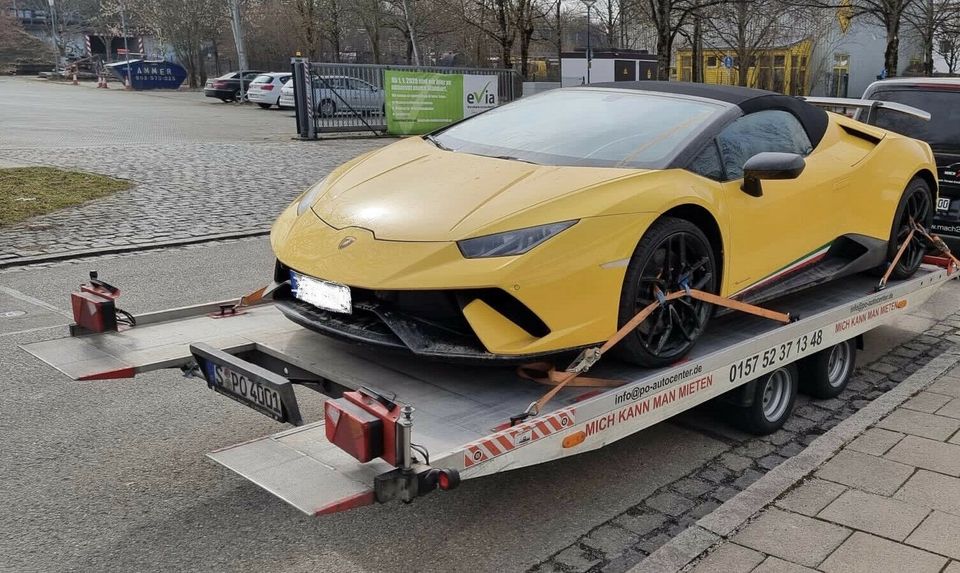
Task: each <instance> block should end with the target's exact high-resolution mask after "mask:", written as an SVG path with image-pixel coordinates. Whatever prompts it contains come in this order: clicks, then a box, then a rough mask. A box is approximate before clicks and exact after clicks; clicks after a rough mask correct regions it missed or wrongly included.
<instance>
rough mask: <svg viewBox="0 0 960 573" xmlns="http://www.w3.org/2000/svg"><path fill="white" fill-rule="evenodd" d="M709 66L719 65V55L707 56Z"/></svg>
mask: <svg viewBox="0 0 960 573" xmlns="http://www.w3.org/2000/svg"><path fill="white" fill-rule="evenodd" d="M707 67H708V68H715V67H717V57H716V56H707Z"/></svg>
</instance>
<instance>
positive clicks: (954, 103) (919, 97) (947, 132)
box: [867, 88, 960, 151]
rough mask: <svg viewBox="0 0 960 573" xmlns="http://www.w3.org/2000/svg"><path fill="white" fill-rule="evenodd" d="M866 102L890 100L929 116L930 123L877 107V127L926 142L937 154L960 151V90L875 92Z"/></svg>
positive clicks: (892, 90) (879, 90)
mask: <svg viewBox="0 0 960 573" xmlns="http://www.w3.org/2000/svg"><path fill="white" fill-rule="evenodd" d="M867 99H877V100H883V101H894V102H897V103H902V104H906V105H910V106H913V107H915V108H919V109H922V110H923V111H926V112H929V113H930V121H923V120H922V119H917V118H915V117H912V116H908V115H906V114H902V113H897V112H894V111H890V110H885V109H883V108H880V109H878V110H877V112H876V116H875V117H876V119H875V120H874V121H873V123H874V125H876V126H877V127H882V128H884V129H889V130H890V131H895V132H897V133H902V134H903V135H906V136H909V137H913V138H916V139H920V140H923V141H926V142H927V143H929V144H930V147H932V148H933V149H934V150H937V151H958V150H960V90H957V91H950V90H943V89H930V90H924V89H882V88H880V89H877V90H876V91H874V92H873V93H872V94H870V96H869V97H868V98H867Z"/></svg>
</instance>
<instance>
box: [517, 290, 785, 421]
mask: <svg viewBox="0 0 960 573" xmlns="http://www.w3.org/2000/svg"><path fill="white" fill-rule="evenodd" d="M683 297H690V298H693V299H697V300H702V301H704V302H707V303H710V304H715V305H717V306H725V307H727V308H731V309H733V310H739V311H741V312H746V313H748V314H753V315H756V316H760V317H763V318H767V319H770V320H775V321H777V322H782V323H784V324H786V323H788V322H792V321H793V317H791V316H790V314H789V313H783V312H776V311H773V310H768V309H765V308H760V307H759V306H754V305H752V304H747V303H745V302H740V301H738V300H732V299H729V298H724V297H722V296H718V295H715V294H712V293H709V292H704V291H701V290H696V289H686V290H679V291H676V292H672V293H669V294H666V295H661V294H659V293H658V297H657V300H655V301H653V302H651V303H650V304H648V305H647V306H646V307H644V309H643V310H641V311H640V312H638V313H637V315H636V316H634V317H633V318H631V319H630V320H629V321H627V323H626V324H624V325H623V326H622V327H621V328H620V330H618V331H617V332H616V334H614V335H613V336H612V337H610V339H609V340H607V341H606V342H604V343H603V345H602V346H600V347H599V348H596V347H595V348H588V349H586V350H584V351H583V352H581V353H580V356H578V357H577V359H576V360H574V361H573V364H571V365H570V366H569V367H568V368H567V369H566V370H565V371H563V372H557V371H556V370H554V369H553V368H552V367H550V366H549V365H548V368H547V369H546V372H547V374H546V375H543V376H541V377H539V378H538V377H535V376H530V375H529V373H530V371H532V372H538V371H539V372H543V371H544V369H543V367H542V366H539V365H540V364H542V363H537V364H534V365H528V366H521V367H520V369H519V370H518V374H519V375H520V377H521V378H526V379H528V380H529V379H533V380H536V381H537V382H541V383H545V384H550V385H552V386H553V388H551V389H550V391H549V392H547V393H546V394H544V395H543V396H542V397H541V398H540V399H539V400H537V401H536V402H532V403H531V404H530V405H529V406H527V409H526V410H525V411H524V412H523V414H520V415H519V416H514V417H512V418H510V422H511V424H513V425H516V424H518V423H519V422H521V421H523V420H525V419H527V418H530V417H532V416H538V415H540V412H541V411H543V408H544V406H546V405H547V403H548V402H549V401H550V400H552V399H553V397H554V396H556V395H557V394H558V393H559V392H560V390H562V389H564V388H565V387H567V386H593V385H598V386H606V387H610V386H619V385H620V384H622V382H621V381H617V380H604V379H602V378H586V379H585V383H579V384H577V383H575V382H574V381H575V380H578V379H579V378H580V375H581V374H583V373H584V372H586V371H587V370H589V369H590V367H591V366H593V365H594V364H596V363H597V361H599V360H600V358H602V357H603V355H604V354H605V353H606V352H607V351H608V350H610V349H611V348H613V347H614V346H615V345H616V344H617V343H618V342H620V341H621V340H623V339H624V337H626V336H627V334H629V333H630V332H632V331H633V330H634V329H636V328H637V327H638V326H640V324H641V323H642V322H643V321H644V320H646V319H647V318H648V317H649V316H650V315H651V314H652V313H653V311H655V310H657V308H659V307H660V306H661V305H663V304H665V303H666V302H668V301H671V300H676V299H678V298H683ZM524 369H527V370H528V372H527V373H524ZM544 380H546V382H544ZM591 382H593V383H591Z"/></svg>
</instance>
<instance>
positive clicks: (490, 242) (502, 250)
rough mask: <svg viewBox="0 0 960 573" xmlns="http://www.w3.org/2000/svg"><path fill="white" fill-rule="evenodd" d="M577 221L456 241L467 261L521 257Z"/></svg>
mask: <svg viewBox="0 0 960 573" xmlns="http://www.w3.org/2000/svg"><path fill="white" fill-rule="evenodd" d="M578 220H579V219H574V220H573V221H560V222H559V223H549V224H547V225H540V226H539V227H527V228H526V229H517V230H516V231H506V232H504V233H497V234H495V235H484V236H483V237H474V238H472V239H464V240H462V241H457V246H458V247H460V252H461V253H462V254H463V256H464V257H466V258H468V259H482V258H486V257H509V256H511V255H522V254H523V253H526V252H527V251H529V250H530V249H532V248H534V247H536V246H537V245H539V244H540V243H542V242H544V241H546V240H547V239H549V238H550V237H552V236H554V235H556V234H557V233H559V232H561V231H564V230H566V229H569V228H570V227H572V226H573V225H575V224H576V223H577V221H578Z"/></svg>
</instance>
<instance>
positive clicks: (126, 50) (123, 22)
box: [120, 2, 133, 90]
mask: <svg viewBox="0 0 960 573" xmlns="http://www.w3.org/2000/svg"><path fill="white" fill-rule="evenodd" d="M120 28H121V30H122V32H123V51H124V56H125V57H126V58H127V85H125V86H124V87H125V88H126V89H128V90H129V89H133V80H132V79H131V77H130V44H129V43H128V42H127V16H126V14H125V13H124V11H123V2H121V3H120Z"/></svg>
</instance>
